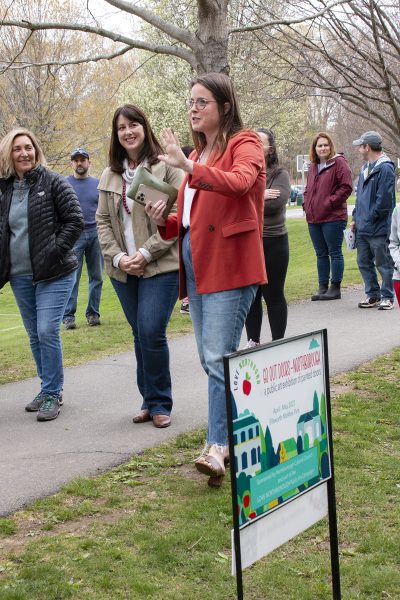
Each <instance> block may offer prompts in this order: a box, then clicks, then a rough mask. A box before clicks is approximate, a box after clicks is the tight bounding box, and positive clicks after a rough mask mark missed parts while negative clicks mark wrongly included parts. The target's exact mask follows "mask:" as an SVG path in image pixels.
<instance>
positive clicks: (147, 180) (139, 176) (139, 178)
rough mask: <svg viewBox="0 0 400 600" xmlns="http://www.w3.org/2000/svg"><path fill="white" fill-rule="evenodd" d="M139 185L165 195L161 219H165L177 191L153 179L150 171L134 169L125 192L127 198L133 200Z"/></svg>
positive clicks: (141, 168)
mask: <svg viewBox="0 0 400 600" xmlns="http://www.w3.org/2000/svg"><path fill="white" fill-rule="evenodd" d="M141 184H143V185H145V186H147V187H149V188H152V189H153V190H157V191H158V192H162V193H163V194H167V196H168V201H167V205H166V207H165V210H164V212H163V215H162V216H163V218H164V219H166V218H167V216H168V214H169V213H170V211H171V208H172V207H173V205H174V203H175V201H176V198H177V196H178V190H177V189H176V188H174V186H173V185H170V184H169V183H166V182H165V181H161V179H158V178H157V177H154V175H153V174H152V173H151V171H150V170H149V169H147V168H146V167H138V168H137V169H136V172H135V175H134V177H133V180H132V183H131V185H130V187H129V190H128V191H127V192H126V195H127V196H128V197H129V198H132V200H135V198H136V195H137V193H138V189H139V185H141Z"/></svg>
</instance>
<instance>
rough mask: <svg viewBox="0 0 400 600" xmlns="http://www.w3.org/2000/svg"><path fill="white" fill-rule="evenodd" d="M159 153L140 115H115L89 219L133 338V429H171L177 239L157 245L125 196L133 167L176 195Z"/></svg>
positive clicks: (177, 174)
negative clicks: (169, 331) (136, 401)
mask: <svg viewBox="0 0 400 600" xmlns="http://www.w3.org/2000/svg"><path fill="white" fill-rule="evenodd" d="M162 152H163V150H162V148H161V146H160V144H159V142H158V141H157V139H156V137H155V135H154V133H153V131H152V129H151V127H150V124H149V122H148V121H147V118H146V116H145V115H144V114H143V112H142V111H141V110H140V109H139V108H138V107H136V106H133V105H130V104H125V105H124V106H121V107H120V108H118V109H117V110H116V111H115V114H114V117H113V121H112V133H111V142H110V150H109V166H108V167H107V168H106V169H105V170H104V172H103V174H102V176H101V179H100V183H99V191H100V195H99V207H98V210H97V215H96V218H97V228H98V234H99V240H100V245H101V248H102V252H103V254H104V262H105V267H106V271H107V274H108V275H109V276H110V279H111V283H112V285H113V287H114V289H115V291H116V293H117V296H118V298H119V301H120V302H121V306H122V309H123V311H124V313H125V316H126V319H127V321H128V323H129V325H130V326H131V327H132V333H133V336H134V347H135V354H136V362H137V385H138V388H139V391H140V393H141V395H142V397H143V402H142V406H141V410H140V411H139V413H138V414H137V415H135V416H134V417H133V422H134V423H144V422H146V421H150V420H152V421H153V425H154V426H155V427H168V426H169V425H170V424H171V417H170V413H171V409H172V393H171V376H170V370H169V349H168V342H167V337H166V328H167V324H168V321H169V319H170V316H171V312H172V309H173V308H174V306H175V303H176V301H177V298H178V248H177V239H176V238H173V239H170V240H168V241H165V240H163V239H162V238H161V236H160V234H159V233H158V231H157V227H156V225H155V224H154V223H153V222H152V221H151V220H150V219H149V217H148V216H147V215H146V213H145V211H144V208H143V207H142V206H141V205H140V204H138V203H137V202H134V201H133V200H131V199H130V198H128V197H127V195H126V192H127V190H128V189H129V186H130V184H131V182H132V180H133V177H134V174H135V171H136V168H137V167H138V166H145V167H147V168H149V169H150V170H151V172H152V174H153V175H155V176H156V177H158V178H159V179H161V180H163V181H166V182H167V183H169V184H170V185H172V186H174V187H175V188H179V186H180V184H181V182H182V179H183V173H182V171H180V170H179V169H174V168H172V167H169V166H167V165H165V164H164V163H162V162H159V161H158V159H157V155H159V154H162Z"/></svg>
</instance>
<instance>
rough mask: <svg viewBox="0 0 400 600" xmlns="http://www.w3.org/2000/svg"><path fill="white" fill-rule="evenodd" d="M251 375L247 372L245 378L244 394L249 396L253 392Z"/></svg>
mask: <svg viewBox="0 0 400 600" xmlns="http://www.w3.org/2000/svg"><path fill="white" fill-rule="evenodd" d="M250 379H251V377H250V375H249V374H248V373H247V372H246V379H244V380H243V394H245V395H246V396H248V395H249V394H250V392H251V383H250Z"/></svg>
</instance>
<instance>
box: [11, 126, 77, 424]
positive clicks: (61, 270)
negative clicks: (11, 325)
mask: <svg viewBox="0 0 400 600" xmlns="http://www.w3.org/2000/svg"><path fill="white" fill-rule="evenodd" d="M0 177H1V178H2V179H1V180H0V181H1V183H0V288H2V287H3V286H4V285H5V284H6V283H7V282H8V281H9V282H10V284H11V288H12V290H13V293H14V296H15V299H16V302H17V304H18V307H19V310H20V313H21V317H22V320H23V322H24V326H25V329H26V331H27V333H28V336H29V341H30V345H31V350H32V354H33V358H34V359H35V362H36V367H37V373H38V376H39V378H40V380H41V389H40V392H39V393H38V394H37V396H36V397H35V398H34V399H33V400H32V401H31V402H29V404H27V406H26V407H25V410H27V411H28V412H37V420H38V421H50V420H52V419H56V418H57V417H58V415H59V413H60V406H61V404H62V389H63V380H64V372H63V363H62V348H61V338H60V326H61V320H62V317H63V314H64V310H65V306H66V304H67V301H68V298H69V296H70V294H71V290H72V287H73V285H74V281H75V271H76V269H77V267H78V261H77V259H76V256H75V254H74V252H73V245H74V243H75V242H76V240H77V239H78V237H79V235H80V233H81V231H82V229H83V227H84V222H83V216H82V211H81V208H80V205H79V202H78V198H77V197H76V194H75V192H74V190H73V188H72V187H71V185H70V184H69V183H67V181H66V180H65V178H64V177H62V176H61V175H58V174H57V173H54V172H52V171H50V170H49V169H48V168H47V167H46V160H45V157H44V154H43V151H42V149H41V147H40V145H39V143H38V141H37V139H36V137H35V136H34V134H33V133H32V132H31V131H29V130H28V129H22V128H20V129H14V130H13V131H10V132H9V133H8V134H7V135H6V136H5V137H4V138H3V139H2V140H1V142H0Z"/></svg>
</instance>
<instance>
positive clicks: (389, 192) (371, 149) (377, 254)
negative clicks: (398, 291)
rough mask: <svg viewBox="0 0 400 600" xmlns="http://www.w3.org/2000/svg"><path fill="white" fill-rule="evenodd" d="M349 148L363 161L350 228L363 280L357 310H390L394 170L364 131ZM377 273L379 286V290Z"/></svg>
mask: <svg viewBox="0 0 400 600" xmlns="http://www.w3.org/2000/svg"><path fill="white" fill-rule="evenodd" d="M353 146H357V147H358V151H359V153H360V154H361V156H362V157H363V159H364V160H365V161H366V162H365V164H364V165H363V166H362V168H361V173H360V177H359V180H358V186H357V199H356V205H355V208H354V210H353V222H352V224H351V228H352V229H353V231H356V236H357V237H356V239H357V264H358V268H359V270H360V273H361V275H362V278H363V280H364V285H365V293H366V296H367V297H366V299H365V300H363V301H362V302H359V304H358V306H359V308H373V307H375V306H377V307H378V309H379V310H391V309H392V308H393V300H394V290H393V261H392V258H391V256H390V253H389V246H388V240H389V233H390V224H391V217H392V212H393V209H394V207H395V205H396V199H395V169H394V164H393V162H392V161H391V160H390V159H389V158H388V157H387V156H386V154H384V153H383V152H382V137H381V136H380V134H379V133H377V132H376V131H367V132H366V133H364V134H363V135H362V136H361V137H360V138H359V139H358V140H354V142H353ZM377 270H378V271H379V273H380V275H381V278H382V283H381V286H379V283H378V277H377Z"/></svg>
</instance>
